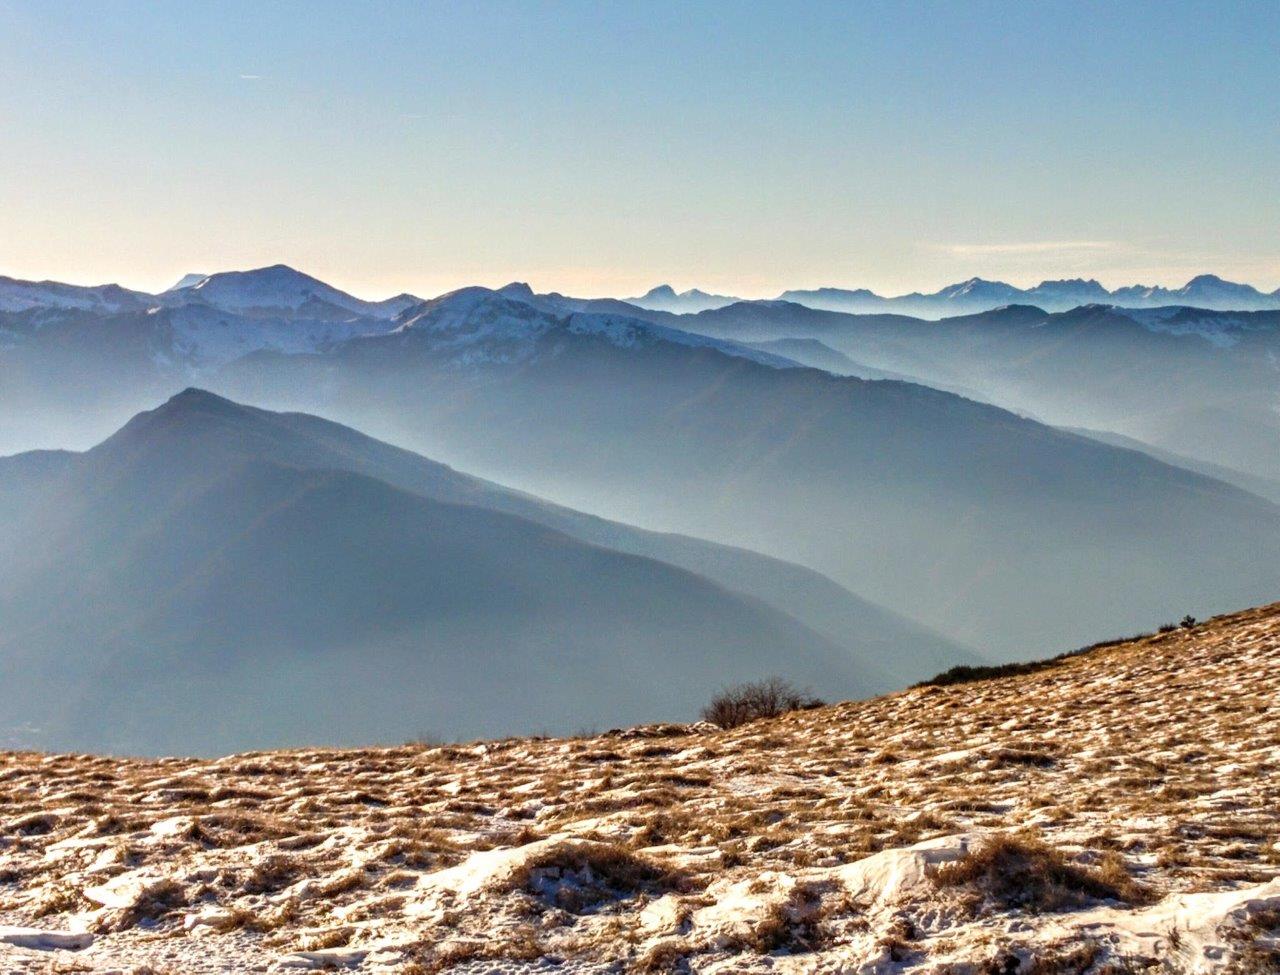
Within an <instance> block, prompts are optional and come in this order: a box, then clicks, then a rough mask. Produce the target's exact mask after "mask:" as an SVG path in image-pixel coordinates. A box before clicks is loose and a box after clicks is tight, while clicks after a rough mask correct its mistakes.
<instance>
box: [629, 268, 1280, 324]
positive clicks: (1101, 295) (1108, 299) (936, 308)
mask: <svg viewBox="0 0 1280 975" xmlns="http://www.w3.org/2000/svg"><path fill="white" fill-rule="evenodd" d="M626 300H627V301H628V302H630V303H631V304H633V305H637V306H639V307H641V308H646V309H649V310H651V311H666V312H671V313H673V314H677V315H686V314H697V313H698V312H701V311H710V310H713V309H716V308H723V307H725V306H726V305H732V304H735V303H737V302H739V301H743V300H744V299H741V298H733V297H730V296H727V295H713V294H707V293H706V292H704V291H698V290H697V289H694V290H691V291H684V292H681V293H679V294H677V293H676V291H675V290H674V289H673V288H671V287H670V286H669V285H661V286H659V287H657V288H654V289H653V290H652V291H649V292H648V293H647V294H644V295H642V296H641V297H639V298H630V299H626ZM775 300H777V301H789V302H794V303H795V304H798V305H805V306H806V307H808V308H818V309H823V310H826V311H843V312H850V313H852V314H859V315H874V314H882V313H896V314H901V315H911V316H914V317H917V318H930V319H933V318H946V317H948V316H951V315H968V314H973V313H975V312H983V311H990V310H991V309H993V308H999V307H1001V306H1003V305H1014V304H1024V305H1035V306H1036V307H1037V308H1042V309H1044V310H1045V311H1067V310H1069V309H1071V308H1076V307H1078V306H1080V305H1093V304H1110V305H1118V306H1120V307H1122V308H1158V307H1161V306H1164V305H1189V306H1192V307H1195V308H1207V309H1212V310H1216V311H1273V310H1280V289H1277V290H1276V291H1273V292H1270V293H1267V292H1263V291H1259V290H1258V289H1257V288H1255V287H1253V286H1252V285H1248V284H1237V283H1235V282H1232V281H1224V280H1223V279H1222V278H1220V277H1217V276H1216V275H1213V274H1201V275H1199V276H1197V277H1194V278H1192V279H1191V280H1190V281H1188V282H1187V283H1186V284H1185V285H1183V286H1182V287H1181V288H1162V287H1159V286H1155V287H1148V286H1147V285H1141V284H1137V285H1131V286H1129V287H1124V288H1117V289H1115V290H1114V291H1109V290H1108V289H1107V288H1104V287H1103V286H1102V285H1101V284H1099V283H1098V282H1097V281H1093V280H1085V279H1083V278H1073V279H1069V280H1059V281H1042V282H1040V283H1039V284H1038V285H1036V286H1035V287H1034V288H1018V287H1015V286H1014V285H1011V284H1006V283H1004V282H1003V281H986V280H983V279H982V278H970V279H969V280H968V281H961V282H959V283H958V284H952V285H948V286H947V287H945V288H942V289H940V290H938V291H935V292H933V293H931V294H922V293H921V292H918V291H913V292H912V293H911V294H905V295H897V296H892V297H886V296H883V295H878V294H876V293H875V292H874V291H869V290H867V289H866V288H853V289H850V288H815V289H811V290H793V291H784V292H783V293H782V294H780V295H779V296H778V297H777V299H775Z"/></svg>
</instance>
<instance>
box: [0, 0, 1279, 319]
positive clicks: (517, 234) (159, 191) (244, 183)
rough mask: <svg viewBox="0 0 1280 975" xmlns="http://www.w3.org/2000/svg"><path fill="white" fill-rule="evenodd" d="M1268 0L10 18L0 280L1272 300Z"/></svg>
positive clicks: (2, 100)
mask: <svg viewBox="0 0 1280 975" xmlns="http://www.w3.org/2000/svg"><path fill="white" fill-rule="evenodd" d="M1277 51H1280V2H1275V0H1269V2H1257V3H1171V2H1169V3H1158V4H1156V3H1153V4H1144V3H1136V2H1124V3H1096V4H1095V3H938V4H933V3H929V4H918V3H838V4H827V3H812V4H794V3H792V4H783V3H777V4H766V3H743V2H732V3H731V2H727V0H726V2H723V3H689V2H680V3H672V4H666V3H657V2H641V0H637V2H634V3H626V4H621V3H620V4H608V3H601V2H590V3H557V4H550V3H547V4H537V3H533V2H524V3H476V2H470V3H456V4H453V3H436V4H422V3H408V2H406V3H383V4H372V3H370V4H364V3H360V4H357V3H354V2H353V3H351V4H335V3H315V2H308V3H261V2H248V3H227V2H220V3H201V4H193V3H180V2H165V3H139V2H127V0H112V2H100V3H89V2H66V3H59V2H50V0H30V2H22V0H0V133H2V134H3V143H2V145H3V148H2V149H0V273H9V274H15V275H20V276H24V277H31V276H38V277H54V278H59V279H63V280H72V281H77V282H85V283H97V282H101V281H106V280H119V281H121V282H123V283H127V284H130V285H133V286H137V287H144V288H159V287H163V286H166V285H168V284H170V283H171V282H172V280H174V279H176V278H178V277H179V276H180V275H181V274H183V273H185V272H188V271H207V270H216V269H226V268H233V267H251V266H256V265H261V264H267V263H274V262H277V261H284V262H287V263H290V264H293V265H295V266H298V267H300V268H302V269H304V270H307V271H310V272H312V273H315V274H319V275H320V276H322V277H325V278H326V279H328V280H331V281H333V282H334V283H336V284H339V285H342V286H344V287H347V288H350V289H351V290H354V291H356V292H357V293H360V294H368V295H370V296H380V295H383V294H390V293H393V292H397V291H401V290H411V291H415V292H418V293H423V294H431V293H436V292H439V291H442V290H445V289H448V288H451V287H455V286H458V285H461V284H465V283H481V284H490V285H499V284H503V283H505V282H507V281H509V280H512V279H521V280H528V281H530V282H531V283H532V284H534V286H535V287H538V288H540V289H553V288H554V289H557V290H562V291H567V292H572V293H578V294H605V293H614V294H631V293H637V292H638V291H641V290H644V289H647V288H648V287H649V286H651V285H652V284H656V283H658V282H660V281H670V282H671V283H672V284H674V285H676V286H677V287H680V288H684V287H689V286H694V285H696V286H700V287H704V288H709V289H712V290H718V291H730V292H733V293H737V294H744V295H749V296H755V295H772V294H776V293H777V292H778V291H780V290H781V289H783V288H785V287H808V286H816V285H826V284H836V285H850V286H853V285H865V286H869V287H873V288H876V289H878V290H882V291H888V292H895V291H902V290H910V289H913V288H921V289H928V290H932V289H934V288H936V287H938V286H940V285H942V284H945V283H948V282H950V281H954V280H959V279H963V278H966V277H969V276H971V275H974V274H981V275H983V276H986V277H1003V278H1005V279H1007V280H1011V281H1013V282H1014V283H1018V284H1027V283H1033V282H1034V281H1036V280H1039V278H1040V277H1043V276H1060V275H1071V276H1074V275H1077V274H1084V275H1091V276H1097V277H1099V278H1100V279H1101V280H1102V281H1103V283H1105V284H1108V285H1118V284H1127V283H1133V282H1135V281H1141V282H1143V283H1148V284H1150V283H1162V284H1181V283H1182V282H1183V281H1184V280H1185V279H1186V278H1187V277H1189V276H1190V275H1191V274H1193V273H1195V272H1198V271H1213V272H1217V273H1221V274H1224V275H1226V276H1230V277H1235V278H1243V279H1246V280H1250V281H1252V282H1254V283H1256V284H1258V285H1260V286H1265V287H1266V288H1267V289H1268V290H1270V289H1272V288H1275V287H1276V286H1278V285H1280V234H1278V233H1277V228H1280V67H1278V66H1277Z"/></svg>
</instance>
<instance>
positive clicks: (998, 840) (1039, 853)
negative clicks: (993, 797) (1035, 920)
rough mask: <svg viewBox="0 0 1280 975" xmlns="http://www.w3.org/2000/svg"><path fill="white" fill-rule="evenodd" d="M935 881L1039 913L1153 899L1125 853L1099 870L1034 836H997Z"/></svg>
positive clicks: (943, 868)
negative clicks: (1129, 868) (1078, 862)
mask: <svg viewBox="0 0 1280 975" xmlns="http://www.w3.org/2000/svg"><path fill="white" fill-rule="evenodd" d="M933 880H934V882H935V883H936V884H937V885H938V886H939V887H968V888H971V889H973V890H975V892H977V893H980V894H981V895H983V897H984V898H985V899H988V900H990V901H993V902H994V903H995V904H996V905H998V906H999V907H1001V908H1004V909H1009V908H1013V909H1017V910H1026V911H1035V912H1040V911H1060V910H1064V909H1067V908H1072V907H1080V906H1082V905H1084V904H1087V903H1088V902H1089V901H1092V900H1116V901H1123V902H1125V903H1130V904H1138V903H1143V902H1145V901H1146V900H1148V899H1149V896H1148V894H1147V891H1146V890H1145V888H1143V887H1142V886H1141V885H1140V884H1138V883H1137V882H1136V881H1134V879H1133V878H1132V877H1131V876H1130V875H1129V872H1128V871H1127V870H1126V869H1125V867H1124V863H1123V861H1122V860H1121V859H1120V857H1119V855H1116V854H1112V855H1109V856H1105V857H1104V858H1103V860H1102V862H1101V863H1100V865H1099V866H1098V867H1097V868H1088V867H1082V866H1078V865H1076V864H1073V863H1070V862H1069V861H1068V860H1067V859H1066V857H1064V856H1063V855H1062V854H1061V853H1060V852H1059V851H1057V850H1055V849H1054V848H1053V847H1050V846H1048V845H1046V844H1045V843H1043V842H1042V841H1040V840H1038V839H1036V838H1035V837H1032V836H1028V835H1023V836H1018V835H1012V834H1002V835H999V836H993V837H991V838H990V839H988V840H986V841H985V842H984V843H983V844H982V845H981V846H979V847H978V848H977V849H975V850H972V851H970V852H969V854H968V855H966V856H965V857H963V858H961V859H959V860H957V861H955V862H953V863H948V864H944V865H943V866H941V867H939V868H938V869H937V870H935V871H934V872H933Z"/></svg>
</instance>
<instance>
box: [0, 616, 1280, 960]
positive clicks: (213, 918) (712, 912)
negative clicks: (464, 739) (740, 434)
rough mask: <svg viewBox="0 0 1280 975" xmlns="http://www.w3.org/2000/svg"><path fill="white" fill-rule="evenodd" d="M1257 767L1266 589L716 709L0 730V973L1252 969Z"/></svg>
mask: <svg viewBox="0 0 1280 975" xmlns="http://www.w3.org/2000/svg"><path fill="white" fill-rule="evenodd" d="M192 720H199V716H198V715H193V716H192ZM1278 772H1280V605H1276V606H1271V607H1266V608H1263V609H1259V610H1253V611H1249V612H1246V613H1241V614H1237V615H1235V616H1231V617H1222V618H1219V619H1215V620H1212V621H1209V622H1207V623H1202V624H1200V625H1198V626H1196V627H1194V628H1192V629H1187V630H1183V629H1179V630H1175V631H1173V632H1170V633H1166V634H1162V635H1159V636H1155V637H1148V638H1144V639H1141V640H1137V641H1133V642H1129V643H1123V644H1119V645H1116V646H1111V647H1105V648H1100V649H1096V650H1093V651H1091V652H1088V653H1085V654H1081V655H1077V656H1073V657H1069V658H1065V659H1063V660H1061V661H1059V662H1056V663H1054V664H1052V665H1050V666H1046V667H1044V668H1042V669H1040V670H1038V671H1035V672H1033V673H1029V674H1023V675H1021V676H1015V677H1006V678H1000V679H987V680H981V681H974V682H970V683H964V684H956V685H951V686H932V687H921V688H916V689H913V690H910V691H905V692H903V693H899V694H895V695H890V696H887V697H883V698H878V699H876V700H872V701H865V702H854V703H848V704H841V705H836V706H833V707H828V708H822V709H819V710H815V711H809V712H800V713H795V714H791V715H788V716H786V717H783V718H780V719H776V720H773V721H763V722H757V723H754V724H751V725H747V726H744V727H741V728H738V729H735V730H731V731H720V730H718V729H715V728H713V727H711V726H707V725H694V726H683V725H667V726H652V727H642V728H635V729H629V730H625V731H616V732H609V733H605V734H601V735H594V736H590V737H580V738H572V739H559V740H556V739H511V740H505V741H494V742H480V743H474V744H468V745H444V746H428V745H421V744H410V745H404V746H401V747H391V748H371V749H362V750H345V751H329V750H325V751H321V750H314V751H305V750H304V751H291V752H276V753H255V754H245V755H237V756H231V757H228V758H222V759H217V760H212V761H209V760H198V759H185V758H169V759H157V760H122V759H113V758H104V757H95V756H90V755H39V754H13V753H9V754H4V755H3V756H0V970H2V971H4V972H27V971H29V972H43V971H83V972H106V971H126V972H127V971H138V972H153V973H170V975H177V973H182V975H194V973H202V972H250V971H293V970H307V969H320V968H337V969H349V970H356V971H370V972H372V971H397V972H407V973H423V972H437V971H454V972H467V973H480V972H582V973H587V972H621V971H690V972H700V973H713V972H714V973H729V972H756V971H759V972H766V971H768V972H786V973H797V975H798V973H804V972H815V971H822V972H863V973H871V972H898V971H919V972H936V973H939V975H941V973H944V972H950V973H956V975H959V973H965V972H972V973H978V972H1009V973H1013V972H1023V973H1030V972H1038V973H1051V972H1079V973H1084V972H1093V973H1102V972H1108V971H1109V972H1134V971H1142V970H1148V969H1149V970H1151V971H1174V972H1214V971H1221V972H1244V973H1247V972H1270V971H1276V970H1277V965H1278V964H1280V954H1278V953H1277V952H1278V950H1280V949H1278V948H1277V945H1278V939H1280V880H1278V879H1277V878H1278V877H1280V846H1278V845H1277V843H1278V841H1280V775H1278V774H1277V773H1278Z"/></svg>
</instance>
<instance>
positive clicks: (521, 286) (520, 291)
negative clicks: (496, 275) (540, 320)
mask: <svg viewBox="0 0 1280 975" xmlns="http://www.w3.org/2000/svg"><path fill="white" fill-rule="evenodd" d="M498 294H500V295H503V296H504V297H507V298H515V299H516V300H517V301H528V300H530V299H532V298H533V297H534V293H533V288H531V287H529V285H528V284H527V283H526V282H524V281H512V282H511V283H510V284H507V285H503V286H502V287H501V288H499V289H498Z"/></svg>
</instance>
